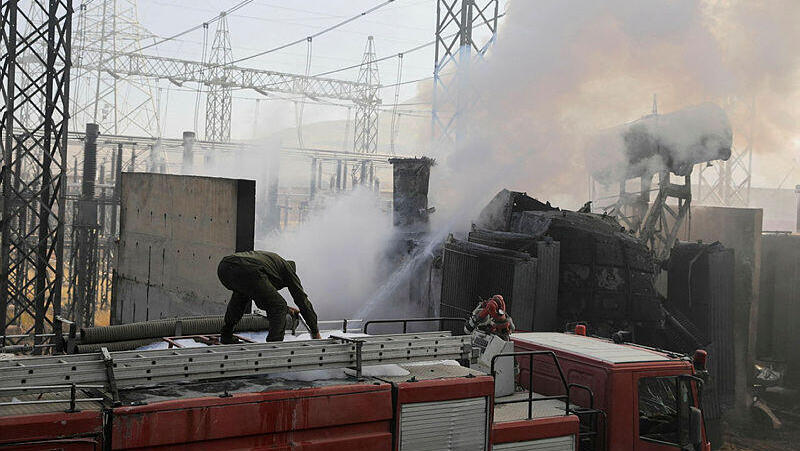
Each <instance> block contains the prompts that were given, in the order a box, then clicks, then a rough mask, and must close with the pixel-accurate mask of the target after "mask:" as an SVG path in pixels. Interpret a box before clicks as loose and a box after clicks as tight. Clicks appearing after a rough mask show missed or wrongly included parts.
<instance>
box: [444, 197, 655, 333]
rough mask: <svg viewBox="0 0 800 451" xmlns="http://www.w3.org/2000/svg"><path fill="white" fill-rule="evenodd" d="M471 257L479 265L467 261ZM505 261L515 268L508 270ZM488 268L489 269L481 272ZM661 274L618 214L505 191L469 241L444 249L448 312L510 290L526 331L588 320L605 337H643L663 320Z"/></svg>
mask: <svg viewBox="0 0 800 451" xmlns="http://www.w3.org/2000/svg"><path fill="white" fill-rule="evenodd" d="M465 255H475V256H476V258H475V261H474V262H473V263H470V262H465V261H463V260H464V258H465ZM532 260H533V261H534V264H531V263H526V262H529V261H532ZM503 262H508V263H506V266H508V267H509V268H513V271H508V270H504V269H503V267H502V266H503V265H502V263H503ZM512 263H513V264H512ZM481 267H484V268H486V270H484V271H480V275H478V274H477V272H476V271H477V269H479V268H481ZM471 269H475V270H476V271H471ZM656 270H657V265H656V263H655V260H654V259H653V254H652V252H650V250H648V249H647V247H646V246H645V245H644V244H643V243H642V242H641V241H640V240H638V239H637V238H636V237H634V236H632V235H631V234H630V233H628V232H627V231H626V230H625V229H623V228H622V227H621V226H620V225H619V223H617V221H616V220H615V219H613V218H612V217H609V216H606V215H598V214H592V213H583V212H574V211H568V210H561V209H559V208H555V207H553V206H551V205H550V204H549V203H542V202H539V201H537V200H536V199H533V198H531V197H529V196H527V195H526V194H525V193H520V192H513V191H508V190H503V191H501V192H500V193H498V194H497V195H496V196H495V197H494V199H493V200H492V201H491V202H489V204H488V205H487V206H486V207H485V208H484V209H483V211H482V212H481V214H480V216H479V217H478V220H477V221H476V222H475V223H474V224H473V230H472V232H470V233H469V237H468V240H467V241H466V242H464V241H459V240H455V239H450V240H449V242H448V243H447V244H446V245H445V254H444V270H443V279H444V280H443V288H442V299H441V305H442V313H443V314H444V313H455V312H451V311H450V310H455V309H463V308H466V304H467V303H468V304H471V303H472V302H473V300H474V299H473V298H469V296H485V295H486V293H488V292H489V291H491V290H495V291H497V290H501V289H502V288H504V287H505V288H506V290H505V291H497V292H500V293H503V295H504V296H506V298H507V302H508V304H509V307H508V309H509V312H510V313H511V315H512V316H513V317H514V318H515V320H516V321H517V328H518V329H520V330H537V331H542V330H563V329H564V328H565V327H566V326H568V325H569V324H570V323H576V322H588V323H590V324H591V326H592V330H593V331H594V333H597V334H598V335H605V336H609V335H610V334H611V333H613V332H617V331H620V330H626V331H633V332H634V334H635V335H641V334H644V333H646V332H647V331H648V330H652V329H654V326H659V325H661V324H663V323H664V315H663V310H662V308H661V299H660V297H659V295H658V293H657V291H656V289H655V286H654V279H655V275H656ZM473 272H476V273H475V274H472V273H473ZM459 274H460V275H461V277H459ZM453 286H456V287H460V288H459V289H458V290H455V289H453V288H452V287H453ZM470 287H475V288H470ZM458 291H461V292H460V293H459V292H458ZM465 297H467V298H469V299H468V300H464V301H461V299H464V298H465ZM465 301H466V302H465ZM460 303H465V305H460ZM639 326H642V327H639ZM642 338H645V337H642ZM647 341H649V339H648V340H647Z"/></svg>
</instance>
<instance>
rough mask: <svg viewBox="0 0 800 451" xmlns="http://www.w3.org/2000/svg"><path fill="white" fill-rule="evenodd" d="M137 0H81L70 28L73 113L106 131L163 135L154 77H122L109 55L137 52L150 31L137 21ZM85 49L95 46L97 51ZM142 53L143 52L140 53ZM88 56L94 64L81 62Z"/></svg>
mask: <svg viewBox="0 0 800 451" xmlns="http://www.w3.org/2000/svg"><path fill="white" fill-rule="evenodd" d="M137 16H138V13H137V4H136V0H100V1H93V2H81V5H80V8H79V10H78V11H77V12H76V19H75V32H74V33H73V54H74V58H73V67H75V69H76V70H74V71H73V74H72V75H73V76H72V82H71V83H72V94H71V97H72V102H71V107H70V108H71V110H70V111H71V117H72V122H73V124H74V126H76V127H79V128H77V129H82V128H83V126H84V125H85V124H88V123H94V124H98V125H99V126H100V133H102V134H106V133H110V134H143V133H144V134H148V135H153V136H159V135H160V134H161V129H160V122H159V116H158V107H157V100H156V98H157V96H156V95H155V86H154V84H153V82H152V80H149V79H147V78H146V77H143V76H139V75H131V76H126V77H120V76H119V74H118V73H117V71H116V62H115V61H114V60H112V59H109V57H108V56H107V55H113V54H115V53H116V52H137V51H138V49H140V48H141V47H142V45H144V44H145V39H147V38H149V37H150V36H151V35H150V33H149V32H148V31H147V30H145V29H144V28H143V27H142V26H141V24H139V22H138V17H137ZM83 49H98V50H99V55H96V54H92V53H87V52H85V51H83ZM107 52H108V53H107ZM138 53H141V52H138ZM89 61H92V62H94V64H85V62H89Z"/></svg>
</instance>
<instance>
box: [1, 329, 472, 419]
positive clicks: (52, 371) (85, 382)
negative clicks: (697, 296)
mask: <svg viewBox="0 0 800 451" xmlns="http://www.w3.org/2000/svg"><path fill="white" fill-rule="evenodd" d="M448 359H452V360H461V361H465V360H466V361H469V360H471V359H472V346H471V343H470V337H469V336H467V335H461V336H453V335H452V334H451V333H450V332H420V333H406V334H394V335H375V336H364V337H335V336H332V337H331V338H327V339H322V340H313V341H289V342H280V343H247V344H234V345H218V346H208V347H190V348H170V349H160V350H147V351H116V352H112V351H108V350H107V349H106V348H102V349H101V351H100V352H95V353H90V354H71V355H57V356H47V357H28V358H20V359H12V360H2V361H0V387H2V388H0V392H1V393H2V394H3V395H13V394H16V393H20V394H30V393H46V392H63V391H64V390H71V392H72V395H71V397H72V399H71V400H56V401H58V402H64V401H70V402H72V403H73V404H74V402H75V396H76V391H78V390H83V389H92V392H93V393H94V395H93V396H92V400H96V399H95V398H96V397H97V396H102V397H103V398H105V399H106V400H107V401H109V402H111V403H112V405H113V404H118V403H119V402H120V397H119V391H120V390H122V389H126V388H133V387H136V386H140V385H153V384H159V383H169V382H180V381H187V380H190V381H192V380H194V381H199V380H213V379H220V378H226V379H227V378H231V377H240V376H245V377H246V376H255V375H265V374H273V373H284V372H291V371H304V370H318V369H325V368H352V369H353V370H354V372H355V375H356V377H357V378H361V368H362V366H365V365H382V364H388V363H407V362H418V361H430V360H448ZM56 401H53V402H56ZM78 401H80V400H78ZM2 408H3V403H0V409H2Z"/></svg>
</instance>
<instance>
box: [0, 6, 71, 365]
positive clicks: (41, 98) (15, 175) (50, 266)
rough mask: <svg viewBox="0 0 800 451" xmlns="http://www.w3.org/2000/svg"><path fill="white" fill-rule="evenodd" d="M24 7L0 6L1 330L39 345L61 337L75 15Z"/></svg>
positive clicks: (55, 8) (61, 9)
mask: <svg viewBox="0 0 800 451" xmlns="http://www.w3.org/2000/svg"><path fill="white" fill-rule="evenodd" d="M21 3H22V2H20V1H19V0H6V1H3V2H2V5H1V6H0V49H2V55H0V90H2V103H1V104H0V109H2V110H1V111H2V118H3V120H2V122H1V123H0V146H1V147H2V156H3V168H2V181H1V182H0V185H1V186H2V194H3V209H2V218H1V219H2V227H1V228H2V243H1V244H0V266H2V274H3V277H0V324H2V327H3V330H4V331H5V333H6V334H7V335H8V334H11V331H14V330H17V331H20V332H22V333H34V334H36V335H35V338H34V344H35V345H40V344H42V335H43V334H44V333H45V331H52V332H53V333H55V334H56V335H58V334H60V333H61V325H60V323H59V322H58V321H54V317H55V316H58V315H60V314H61V282H62V277H63V266H62V260H63V250H64V249H63V245H64V218H63V216H64V188H65V184H66V183H65V182H66V180H65V177H66V156H67V125H68V117H69V114H68V108H69V76H70V68H71V49H70V42H71V31H72V12H73V10H72V1H71V0H32V1H31V2H30V9H29V10H28V11H27V12H26V11H24V10H23V8H22V7H21ZM26 3H27V2H26ZM30 62H34V63H35V64H27V63H30ZM44 68H47V70H44ZM23 114H24V115H25V117H23ZM20 340H21V339H20ZM2 344H5V343H2ZM37 349H38V350H40V349H41V348H37Z"/></svg>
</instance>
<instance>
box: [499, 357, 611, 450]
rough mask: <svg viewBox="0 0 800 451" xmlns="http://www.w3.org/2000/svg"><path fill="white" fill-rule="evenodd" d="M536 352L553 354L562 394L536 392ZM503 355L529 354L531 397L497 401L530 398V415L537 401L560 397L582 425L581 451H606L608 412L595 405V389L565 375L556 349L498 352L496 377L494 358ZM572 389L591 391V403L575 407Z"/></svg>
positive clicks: (531, 415)
mask: <svg viewBox="0 0 800 451" xmlns="http://www.w3.org/2000/svg"><path fill="white" fill-rule="evenodd" d="M534 356H544V357H550V358H552V360H553V363H554V365H555V367H556V369H557V370H558V376H559V379H560V380H561V384H562V387H563V392H564V394H563V395H552V396H537V397H534V396H533V393H534V392H533V358H534ZM500 357H514V358H516V357H528V397H527V398H526V399H525V398H524V399H512V400H504V401H495V405H497V404H512V403H520V402H527V403H528V419H532V418H533V404H534V403H535V402H537V401H550V400H560V401H563V402H564V415H575V416H577V417H578V420H579V421H580V429H579V432H578V444H579V446H580V448H579V449H580V450H581V451H606V450H607V447H606V443H605V438H606V434H605V425H606V414H605V412H603V411H602V410H600V409H596V408H595V407H594V393H593V392H592V389H591V388H589V387H587V386H585V385H581V384H571V383H568V382H567V378H566V377H565V376H564V371H563V370H562V369H561V363H559V361H558V357H557V356H556V354H555V352H553V351H519V352H508V353H502V354H496V355H494V356H493V357H492V366H491V374H492V377H495V362H496V361H497V359H498V358H500ZM573 389H577V390H582V391H585V392H587V393H588V394H589V407H573V406H572V405H571V404H570V393H571V391H572V390H573Z"/></svg>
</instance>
